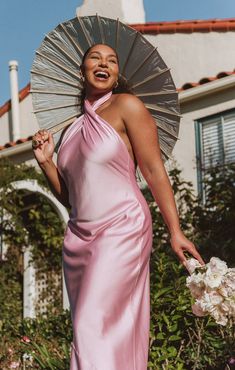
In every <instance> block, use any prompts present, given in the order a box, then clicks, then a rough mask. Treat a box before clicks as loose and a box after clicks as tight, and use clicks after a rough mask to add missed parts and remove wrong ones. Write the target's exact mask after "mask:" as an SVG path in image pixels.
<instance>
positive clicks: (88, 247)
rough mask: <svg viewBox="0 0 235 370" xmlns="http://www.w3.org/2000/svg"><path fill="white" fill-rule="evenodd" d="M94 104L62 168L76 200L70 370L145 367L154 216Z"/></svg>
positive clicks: (65, 253)
mask: <svg viewBox="0 0 235 370" xmlns="http://www.w3.org/2000/svg"><path fill="white" fill-rule="evenodd" d="M111 95H112V92H110V93H108V94H106V95H104V96H102V97H101V98H100V99H98V100H96V101H95V102H94V103H93V104H92V105H91V104H90V103H89V101H88V100H85V103H84V112H85V113H84V115H82V116H80V117H79V118H78V119H77V120H75V122H74V123H73V124H72V125H71V126H70V127H69V128H68V129H67V131H66V133H65V135H64V137H63V139H62V142H61V144H60V147H59V151H58V158H57V166H58V171H59V173H60V175H61V176H62V178H63V179H64V181H65V183H66V186H67V188H68V192H69V201H70V204H71V211H70V219H69V221H68V224H67V227H66V230H65V234H64V243H63V249H62V262H63V269H64V276H65V283H66V288H67V292H68V297H69V302H70V309H71V317H72V325H73V342H72V351H71V362H70V370H146V369H147V361H148V346H149V321H150V297H149V259H150V254H151V250H152V219H151V214H150V210H149V207H148V205H147V203H146V201H145V198H144V197H143V195H142V193H141V191H140V189H139V187H138V184H137V182H136V177H135V165H134V161H133V160H132V158H131V156H130V154H129V152H128V150H127V147H126V144H125V143H124V141H123V140H122V138H121V137H120V135H119V134H118V133H117V131H116V130H115V129H114V128H113V127H112V126H111V125H110V124H109V123H108V122H106V121H105V120H104V119H102V118H101V117H100V116H99V115H98V114H97V113H96V110H97V109H98V107H100V106H101V104H103V103H104V102H105V101H107V100H108V99H110V97H111Z"/></svg>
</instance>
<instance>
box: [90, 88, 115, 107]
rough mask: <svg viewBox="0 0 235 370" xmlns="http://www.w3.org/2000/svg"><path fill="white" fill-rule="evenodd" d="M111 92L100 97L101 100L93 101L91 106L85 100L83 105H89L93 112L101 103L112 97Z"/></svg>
mask: <svg viewBox="0 0 235 370" xmlns="http://www.w3.org/2000/svg"><path fill="white" fill-rule="evenodd" d="M112 93H113V92H112V91H109V92H108V93H107V94H105V95H103V96H101V98H99V99H97V100H95V101H94V102H93V103H92V104H91V103H90V102H89V100H88V99H85V105H86V104H89V105H90V106H91V107H92V109H93V110H96V109H97V108H99V107H100V106H101V105H102V104H103V103H105V102H106V101H107V100H109V99H110V98H111V96H112Z"/></svg>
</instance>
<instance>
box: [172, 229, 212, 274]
mask: <svg viewBox="0 0 235 370" xmlns="http://www.w3.org/2000/svg"><path fill="white" fill-rule="evenodd" d="M171 247H172V249H173V251H174V252H175V253H176V255H177V257H178V258H179V260H180V262H181V263H182V264H183V265H184V266H185V267H186V261H187V259H186V257H185V255H184V253H183V252H184V251H187V252H189V253H190V254H191V255H192V256H193V257H194V258H196V259H197V260H198V261H199V263H200V264H202V265H204V264H205V262H204V261H203V259H202V257H201V256H200V254H199V253H198V251H197V249H196V247H195V245H194V244H193V243H192V242H190V240H188V239H187V238H186V237H185V236H184V234H183V233H182V231H181V230H179V231H177V232H175V233H174V234H172V235H171Z"/></svg>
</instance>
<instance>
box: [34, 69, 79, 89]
mask: <svg viewBox="0 0 235 370" xmlns="http://www.w3.org/2000/svg"><path fill="white" fill-rule="evenodd" d="M31 73H34V74H36V75H39V76H43V77H47V78H49V79H50V80H55V81H59V82H63V83H65V84H66V85H70V86H73V87H76V88H79V84H75V83H74V82H72V81H69V80H65V79H64V78H59V77H54V76H51V75H47V74H46V73H42V72H38V71H34V70H33V69H32V70H31Z"/></svg>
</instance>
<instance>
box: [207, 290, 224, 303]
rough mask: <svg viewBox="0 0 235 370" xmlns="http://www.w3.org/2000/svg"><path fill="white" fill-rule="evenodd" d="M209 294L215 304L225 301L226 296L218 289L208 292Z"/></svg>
mask: <svg viewBox="0 0 235 370" xmlns="http://www.w3.org/2000/svg"><path fill="white" fill-rule="evenodd" d="M208 295H209V297H210V301H211V303H212V304H213V305H215V306H217V305H220V304H221V303H222V302H224V298H223V297H222V296H221V295H220V294H219V293H218V292H217V291H212V292H210V293H208Z"/></svg>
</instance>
